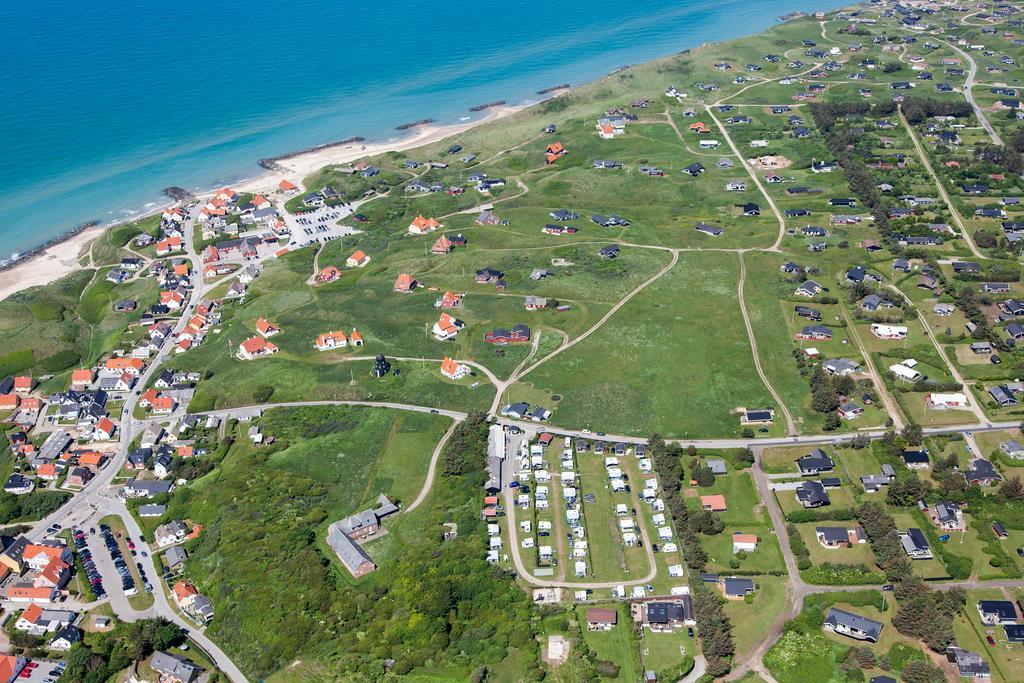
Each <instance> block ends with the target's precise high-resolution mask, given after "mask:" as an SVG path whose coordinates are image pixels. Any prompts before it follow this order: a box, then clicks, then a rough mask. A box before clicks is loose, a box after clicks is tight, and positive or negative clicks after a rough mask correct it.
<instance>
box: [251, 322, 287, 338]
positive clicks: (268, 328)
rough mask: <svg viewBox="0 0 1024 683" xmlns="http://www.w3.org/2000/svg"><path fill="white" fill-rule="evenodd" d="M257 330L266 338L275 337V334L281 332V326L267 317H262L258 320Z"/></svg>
mask: <svg viewBox="0 0 1024 683" xmlns="http://www.w3.org/2000/svg"><path fill="white" fill-rule="evenodd" d="M256 331H257V332H259V333H260V334H261V335H263V336H264V337H266V338H268V339H269V338H270V337H273V336H274V335H275V334H280V333H281V328H280V327H278V326H277V325H275V324H274V323H272V322H270V321H269V320H267V319H266V318H260V319H259V320H257V321H256Z"/></svg>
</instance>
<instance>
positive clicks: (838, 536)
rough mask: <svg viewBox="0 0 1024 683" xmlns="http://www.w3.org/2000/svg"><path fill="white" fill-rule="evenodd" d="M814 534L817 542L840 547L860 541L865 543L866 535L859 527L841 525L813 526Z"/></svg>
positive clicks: (828, 546)
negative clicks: (849, 527)
mask: <svg viewBox="0 0 1024 683" xmlns="http://www.w3.org/2000/svg"><path fill="white" fill-rule="evenodd" d="M814 535H815V536H816V537H817V539H818V543H820V544H821V545H823V546H825V547H826V548H840V547H843V546H852V545H855V544H860V543H867V536H866V535H865V534H864V529H862V528H861V527H859V526H858V527H853V528H852V529H848V528H846V527H842V526H819V527H817V528H815V530H814Z"/></svg>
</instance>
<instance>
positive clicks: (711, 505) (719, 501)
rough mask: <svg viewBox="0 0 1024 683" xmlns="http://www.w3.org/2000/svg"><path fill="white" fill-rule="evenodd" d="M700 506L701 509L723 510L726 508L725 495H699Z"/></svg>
mask: <svg viewBox="0 0 1024 683" xmlns="http://www.w3.org/2000/svg"><path fill="white" fill-rule="evenodd" d="M700 506H701V509H703V510H710V511H711V512H725V511H726V510H727V509H728V508H727V506H726V504H725V496H723V495H720V494H715V495H709V496H701V497H700Z"/></svg>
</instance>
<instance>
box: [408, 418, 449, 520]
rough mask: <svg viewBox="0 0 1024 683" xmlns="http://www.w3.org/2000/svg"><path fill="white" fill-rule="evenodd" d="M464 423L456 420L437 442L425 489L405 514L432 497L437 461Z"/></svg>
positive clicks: (424, 483) (410, 504)
mask: <svg viewBox="0 0 1024 683" xmlns="http://www.w3.org/2000/svg"><path fill="white" fill-rule="evenodd" d="M460 422H462V420H461V419H456V420H455V421H454V422H452V426H451V427H449V428H448V431H446V432H445V433H444V436H442V437H441V440H440V441H438V442H437V446H436V447H434V454H433V455H431V456H430V466H429V467H428V468H427V478H426V480H425V481H424V482H423V487H422V488H421V489H420V493H419V495H418V496H416V499H415V500H414V501H412V502H411V503H409V505H408V506H407V507H406V508H405V510H404V511H403V512H406V513H409V512H412V511H413V510H415V509H416V508H418V507H419V506H420V504H421V503H422V502H423V501H425V500H426V499H427V496H429V495H430V489H431V488H433V486H434V475H435V473H436V472H437V461H438V459H439V458H440V457H441V451H443V450H444V445H445V444H446V443H448V439H450V438H451V436H452V433H453V432H454V431H455V428H456V427H458V426H459V423H460Z"/></svg>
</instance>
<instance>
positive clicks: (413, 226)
mask: <svg viewBox="0 0 1024 683" xmlns="http://www.w3.org/2000/svg"><path fill="white" fill-rule="evenodd" d="M442 227H444V226H443V225H442V224H441V223H439V222H438V220H437V219H436V218H424V217H423V216H422V215H419V216H416V218H414V219H412V222H411V223H409V230H408V231H409V234H410V235H425V234H427V233H428V232H433V231H434V230H437V229H438V228H442Z"/></svg>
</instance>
